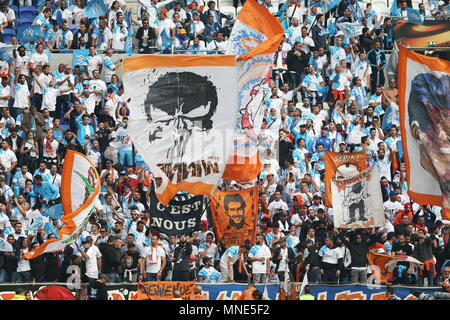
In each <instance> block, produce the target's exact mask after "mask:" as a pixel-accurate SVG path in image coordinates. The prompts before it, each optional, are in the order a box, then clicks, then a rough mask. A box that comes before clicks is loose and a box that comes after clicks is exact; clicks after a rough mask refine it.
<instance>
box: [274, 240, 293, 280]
mask: <svg viewBox="0 0 450 320" xmlns="http://www.w3.org/2000/svg"><path fill="white" fill-rule="evenodd" d="M287 250H288V256H287V258H288V259H289V262H288V267H289V271H290V272H291V274H292V273H293V272H292V271H293V268H294V266H295V253H294V250H292V248H290V247H287ZM280 252H281V247H278V248H276V249H275V251H274V252H273V259H272V261H273V263H275V264H276V267H275V272H278V267H279V266H280V262H281V260H280V259H278V256H279V255H280Z"/></svg>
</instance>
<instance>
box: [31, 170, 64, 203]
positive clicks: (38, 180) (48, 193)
mask: <svg viewBox="0 0 450 320" xmlns="http://www.w3.org/2000/svg"><path fill="white" fill-rule="evenodd" d="M33 184H34V192H35V193H36V195H37V196H39V197H40V202H41V204H42V207H43V208H48V207H49V206H48V204H49V202H51V201H52V200H53V201H55V200H56V199H57V198H58V197H59V191H58V189H57V188H56V187H55V186H54V185H53V184H52V183H50V182H49V181H44V180H43V179H42V176H40V175H36V176H35V177H34V178H33ZM50 206H51V205H50Z"/></svg>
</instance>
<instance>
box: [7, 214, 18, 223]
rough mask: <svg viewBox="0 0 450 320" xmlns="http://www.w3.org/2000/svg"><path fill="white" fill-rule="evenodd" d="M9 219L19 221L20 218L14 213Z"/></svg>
mask: <svg viewBox="0 0 450 320" xmlns="http://www.w3.org/2000/svg"><path fill="white" fill-rule="evenodd" d="M9 221H19V219H17V216H16V215H15V214H13V215H11V217H9Z"/></svg>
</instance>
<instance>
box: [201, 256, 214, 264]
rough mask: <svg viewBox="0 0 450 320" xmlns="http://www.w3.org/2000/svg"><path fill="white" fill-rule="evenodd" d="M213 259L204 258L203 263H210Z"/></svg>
mask: <svg viewBox="0 0 450 320" xmlns="http://www.w3.org/2000/svg"><path fill="white" fill-rule="evenodd" d="M211 259H212V258H211V257H204V258H203V263H206V262H208V261H209V260H211Z"/></svg>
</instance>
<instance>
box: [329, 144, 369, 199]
mask: <svg viewBox="0 0 450 320" xmlns="http://www.w3.org/2000/svg"><path fill="white" fill-rule="evenodd" d="M346 163H350V164H354V165H356V166H357V167H358V171H359V172H361V171H364V170H365V169H366V152H365V151H364V150H362V151H359V152H353V153H337V152H331V151H325V199H324V204H325V206H327V207H333V204H332V203H331V179H333V178H334V177H335V175H336V170H337V168H338V167H339V166H341V165H345V164H346Z"/></svg>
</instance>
